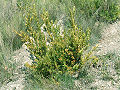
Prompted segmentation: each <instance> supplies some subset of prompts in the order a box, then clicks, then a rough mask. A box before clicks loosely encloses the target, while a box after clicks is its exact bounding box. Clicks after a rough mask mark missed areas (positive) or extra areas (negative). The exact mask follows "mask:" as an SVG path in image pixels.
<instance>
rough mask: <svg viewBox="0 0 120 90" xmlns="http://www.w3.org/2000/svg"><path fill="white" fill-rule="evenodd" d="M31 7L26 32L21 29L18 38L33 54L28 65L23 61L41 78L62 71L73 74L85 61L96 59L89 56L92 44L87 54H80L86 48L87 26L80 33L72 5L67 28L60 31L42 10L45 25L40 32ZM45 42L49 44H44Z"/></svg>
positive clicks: (35, 14) (33, 9)
mask: <svg viewBox="0 0 120 90" xmlns="http://www.w3.org/2000/svg"><path fill="white" fill-rule="evenodd" d="M35 6H36V5H35V4H34V5H33V7H32V8H30V10H29V11H28V13H27V16H26V24H25V25H26V30H27V33H25V32H22V31H21V32H20V33H18V35H20V36H21V38H22V41H24V42H27V43H26V46H27V47H28V48H29V51H30V52H31V54H33V55H34V56H35V57H36V59H35V60H34V62H35V63H33V64H32V65H31V66H30V65H29V64H26V66H28V67H30V68H31V69H33V70H34V71H35V72H37V73H40V74H42V75H43V76H44V77H49V76H55V75H57V74H64V73H70V74H73V73H74V72H75V71H78V70H79V69H81V68H82V67H83V66H85V64H86V63H87V62H88V61H90V60H91V61H90V62H91V63H95V62H96V60H97V58H96V57H95V56H92V57H91V54H92V52H93V50H94V49H95V48H96V47H94V48H93V50H91V51H90V52H89V53H88V54H84V53H85V51H86V49H87V48H88V47H89V38H90V29H89V28H88V29H87V30H86V32H84V31H83V30H82V27H80V28H78V26H77V25H76V22H75V19H74V15H75V7H74V8H73V10H70V13H69V21H70V24H71V27H70V28H69V29H67V30H64V31H63V32H62V34H61V30H60V26H59V25H57V23H56V22H53V21H52V20H50V19H49V14H48V12H46V11H44V12H43V14H42V15H41V18H42V20H43V23H44V24H45V26H44V27H43V31H42V30H41V26H42V24H40V23H39V21H40V18H39V17H38V14H37V12H36V9H35ZM47 42H49V44H46V43H47Z"/></svg>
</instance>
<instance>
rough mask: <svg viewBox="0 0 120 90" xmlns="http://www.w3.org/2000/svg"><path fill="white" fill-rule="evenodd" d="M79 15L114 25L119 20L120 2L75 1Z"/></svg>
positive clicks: (103, 0)
mask: <svg viewBox="0 0 120 90" xmlns="http://www.w3.org/2000/svg"><path fill="white" fill-rule="evenodd" d="M73 3H74V4H75V6H76V8H77V10H78V13H82V14H83V15H85V16H86V17H87V18H91V17H95V19H97V20H99V21H104V22H105V21H106V22H109V23H112V22H114V21H116V20H117V19H119V15H120V7H119V0H73Z"/></svg>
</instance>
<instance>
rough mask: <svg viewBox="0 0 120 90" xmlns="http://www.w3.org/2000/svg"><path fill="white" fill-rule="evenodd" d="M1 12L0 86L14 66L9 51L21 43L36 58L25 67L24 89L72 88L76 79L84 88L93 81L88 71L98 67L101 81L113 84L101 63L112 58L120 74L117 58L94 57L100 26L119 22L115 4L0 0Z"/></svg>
mask: <svg viewBox="0 0 120 90" xmlns="http://www.w3.org/2000/svg"><path fill="white" fill-rule="evenodd" d="M0 12H1V13H0V85H2V84H4V83H6V82H9V81H10V78H11V76H12V75H13V73H14V70H15V69H16V66H17V65H15V63H13V62H14V61H13V58H12V56H13V52H14V51H16V50H18V49H20V48H21V46H22V44H23V43H25V45H26V46H27V48H28V51H29V52H30V53H31V55H33V56H35V57H34V58H33V63H32V65H30V64H28V63H26V64H25V66H26V67H27V69H26V80H27V84H26V88H25V89H28V88H33V89H39V88H41V89H48V90H50V89H51V90H52V89H53V88H59V89H60V90H61V89H70V90H73V89H78V88H80V87H77V86H76V85H75V84H74V83H75V81H76V80H79V79H80V80H81V82H83V83H84V85H83V86H84V87H85V86H86V85H87V84H88V83H92V81H94V78H93V77H94V75H93V77H92V75H89V74H88V71H89V70H90V68H96V67H97V66H99V67H102V69H104V70H103V71H104V73H105V74H104V75H103V77H102V79H103V80H113V78H112V77H111V76H110V75H109V74H110V73H109V74H108V73H107V71H105V68H108V67H109V66H105V65H104V64H105V63H106V62H107V61H104V60H108V59H110V58H111V57H112V60H113V58H114V61H115V62H113V63H114V64H115V66H114V68H115V70H116V72H117V73H118V75H119V69H120V67H119V56H118V55H116V54H114V55H112V56H111V55H108V56H107V55H106V56H95V54H93V53H94V51H95V50H96V48H97V46H96V45H97V43H98V40H99V39H100V38H101V30H102V27H103V26H104V25H105V24H106V23H107V24H111V23H114V22H116V21H117V20H119V18H120V5H119V0H69V2H68V1H67V0H1V3H0ZM96 23H97V25H96ZM109 56H110V58H109ZM106 58H107V59H106ZM116 58H117V59H116ZM98 62H102V65H98ZM27 72H28V73H27ZM101 72H102V71H101ZM74 74H75V75H77V74H79V75H78V76H77V77H74ZM84 81H85V82H84ZM113 81H114V80H113ZM34 83H35V84H34ZM46 85H47V86H48V87H45V86H46ZM0 87H1V86H0Z"/></svg>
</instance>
